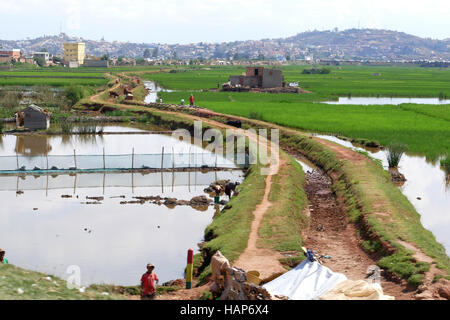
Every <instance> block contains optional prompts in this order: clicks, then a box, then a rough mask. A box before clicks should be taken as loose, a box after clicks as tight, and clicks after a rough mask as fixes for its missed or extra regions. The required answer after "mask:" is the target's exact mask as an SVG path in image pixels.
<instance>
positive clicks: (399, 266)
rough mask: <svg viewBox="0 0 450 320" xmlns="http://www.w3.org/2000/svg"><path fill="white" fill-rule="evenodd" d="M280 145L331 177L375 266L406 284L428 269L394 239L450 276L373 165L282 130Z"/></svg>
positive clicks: (415, 217) (447, 263)
mask: <svg viewBox="0 0 450 320" xmlns="http://www.w3.org/2000/svg"><path fill="white" fill-rule="evenodd" d="M281 144H282V145H283V146H286V147H290V148H295V149H296V150H298V151H300V152H302V153H303V154H304V155H305V156H307V157H308V158H309V159H310V160H312V161H313V162H314V163H316V164H318V165H319V166H321V167H322V168H324V169H325V170H326V171H327V172H328V174H330V175H331V176H332V177H333V180H334V189H335V191H336V193H337V194H338V196H339V197H340V199H341V200H342V201H343V203H344V204H345V207H346V212H347V214H348V215H349V217H350V219H351V221H353V222H354V223H356V224H357V225H358V226H359V230H360V232H361V236H362V237H363V239H365V242H364V243H363V247H364V248H365V249H366V250H367V251H368V252H369V253H372V254H376V255H377V256H378V258H379V260H378V265H379V266H380V267H382V268H384V269H385V270H388V271H390V272H391V273H393V274H395V275H396V276H397V277H399V278H404V279H408V280H409V281H410V283H411V284H415V285H417V284H418V283H419V282H420V280H421V277H422V275H423V272H424V271H426V270H427V269H428V268H429V265H427V264H424V263H421V262H417V261H416V260H415V258H413V252H411V251H409V250H407V249H406V248H405V247H404V246H403V245H402V244H400V242H399V240H400V241H406V242H409V243H412V244H413V245H414V246H416V247H417V248H420V249H421V250H422V251H423V252H424V253H425V254H426V255H428V256H429V257H431V258H433V260H434V261H435V263H436V265H437V266H438V268H441V269H443V270H444V271H445V272H446V273H447V274H449V273H450V259H449V257H448V256H447V255H446V253H445V249H444V247H443V246H442V245H441V244H440V243H438V242H437V241H436V239H435V237H434V236H433V234H432V233H431V232H430V231H428V230H426V229H425V228H424V227H423V226H422V224H421V222H420V215H419V214H418V213H417V212H416V210H415V209H414V207H413V206H412V205H411V203H410V202H409V201H408V200H407V198H406V197H405V196H404V195H403V194H402V193H401V191H400V190H399V189H398V188H397V187H396V186H395V185H394V184H392V183H391V181H390V176H389V174H388V173H387V172H386V171H385V170H383V168H382V167H381V166H380V164H379V163H377V162H375V161H371V160H369V159H367V161H360V162H358V163H355V162H350V161H346V160H341V159H338V158H337V157H336V155H335V154H334V153H333V152H332V151H331V150H330V149H329V148H328V147H325V146H324V145H322V144H320V143H319V142H317V141H315V140H314V139H310V138H308V137H305V136H302V135H295V134H292V133H291V132H289V133H288V132H284V134H283V138H282V139H281Z"/></svg>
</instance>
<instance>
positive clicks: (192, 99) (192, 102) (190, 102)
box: [189, 94, 194, 107]
mask: <svg viewBox="0 0 450 320" xmlns="http://www.w3.org/2000/svg"><path fill="white" fill-rule="evenodd" d="M189 104H190V105H191V107H193V106H194V96H193V95H192V94H191V96H190V97H189Z"/></svg>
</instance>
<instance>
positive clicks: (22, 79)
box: [0, 70, 108, 87]
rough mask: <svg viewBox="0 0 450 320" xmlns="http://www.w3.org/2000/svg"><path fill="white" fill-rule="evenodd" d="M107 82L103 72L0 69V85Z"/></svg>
mask: <svg viewBox="0 0 450 320" xmlns="http://www.w3.org/2000/svg"><path fill="white" fill-rule="evenodd" d="M107 82H108V80H107V79H106V78H105V77H104V75H103V73H102V72H89V73H86V72H70V71H69V72H67V71H40V70H39V71H30V70H26V71H22V70H21V71H0V86H51V87H58V86H67V85H72V84H75V85H88V86H91V85H103V84H106V83H107Z"/></svg>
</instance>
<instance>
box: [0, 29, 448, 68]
mask: <svg viewBox="0 0 450 320" xmlns="http://www.w3.org/2000/svg"><path fill="white" fill-rule="evenodd" d="M64 43H84V46H85V49H84V50H85V54H86V58H87V59H86V60H87V61H86V65H88V66H89V65H90V66H97V67H100V66H104V67H107V66H110V65H111V66H114V65H136V64H159V63H161V62H162V61H164V62H165V63H167V61H168V60H172V61H179V62H180V61H181V62H182V63H186V62H190V63H192V62H193V61H198V60H200V61H201V62H202V61H205V60H208V61H209V62H210V63H211V61H214V62H213V64H218V65H224V64H230V63H236V62H238V61H242V60H245V61H263V60H264V61H272V62H276V63H283V62H300V63H319V62H325V63H333V64H337V63H340V62H349V63H360V62H374V63H381V62H393V63H404V62H416V63H423V62H425V63H434V62H440V63H448V62H449V61H450V50H449V48H450V39H444V40H433V39H429V38H427V39H423V38H420V37H416V36H412V35H408V34H405V33H403V32H394V31H389V30H377V29H349V30H345V31H338V30H337V29H334V30H330V31H310V32H303V33H300V34H297V35H296V36H293V37H288V38H279V39H262V40H248V41H235V42H223V43H207V42H200V43H192V44H161V43H148V44H145V43H140V44H138V43H131V42H118V41H112V42H108V41H105V40H104V39H101V40H88V39H83V38H79V37H70V36H68V35H67V34H65V33H61V34H59V35H58V36H43V37H39V38H36V39H26V40H17V41H13V40H0V64H1V63H5V62H8V61H10V60H11V58H12V59H13V60H14V61H19V62H28V63H33V62H37V63H40V64H42V63H44V64H45V65H52V64H64ZM13 51H14V52H15V53H14V54H13V53H12V52H13ZM18 51H20V58H19V57H18V55H17V52H18ZM8 52H9V53H8ZM98 61H107V62H98ZM66 62H68V61H67V60H66ZM78 64H79V65H81V64H83V63H81V64H80V61H78ZM67 65H68V64H67ZM72 66H76V64H72Z"/></svg>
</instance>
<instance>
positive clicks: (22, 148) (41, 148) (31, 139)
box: [14, 135, 52, 156]
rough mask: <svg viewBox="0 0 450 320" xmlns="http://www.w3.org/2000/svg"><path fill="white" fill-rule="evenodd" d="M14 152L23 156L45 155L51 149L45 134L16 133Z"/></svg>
mask: <svg viewBox="0 0 450 320" xmlns="http://www.w3.org/2000/svg"><path fill="white" fill-rule="evenodd" d="M14 150H15V152H17V153H19V154H22V155H25V156H41V155H46V154H48V153H49V152H50V151H51V150H52V146H51V145H50V143H49V137H48V136H46V135H18V136H17V139H16V147H15V149H14Z"/></svg>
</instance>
